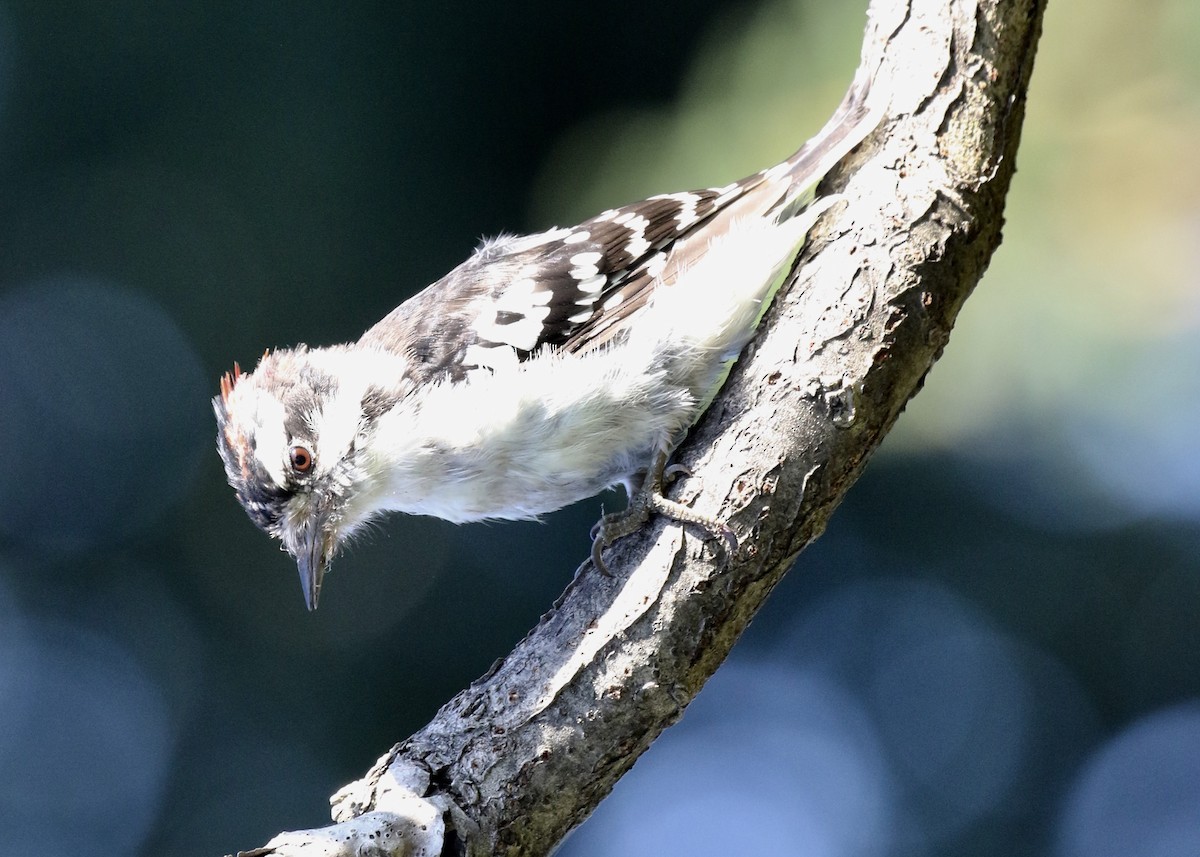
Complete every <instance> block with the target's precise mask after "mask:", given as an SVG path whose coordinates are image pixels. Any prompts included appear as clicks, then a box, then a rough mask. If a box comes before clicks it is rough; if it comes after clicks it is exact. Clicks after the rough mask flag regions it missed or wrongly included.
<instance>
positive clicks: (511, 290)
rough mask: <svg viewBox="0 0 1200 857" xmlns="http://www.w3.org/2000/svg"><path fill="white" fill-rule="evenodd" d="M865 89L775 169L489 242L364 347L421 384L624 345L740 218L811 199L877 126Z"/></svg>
mask: <svg viewBox="0 0 1200 857" xmlns="http://www.w3.org/2000/svg"><path fill="white" fill-rule="evenodd" d="M869 85H870V80H869V78H867V77H864V78H863V79H861V80H856V82H855V85H854V86H852V87H851V89H850V91H849V92H848V93H847V95H846V98H845V99H844V100H843V102H842V104H841V106H840V107H839V108H838V110H837V111H836V112H835V113H834V115H833V117H831V119H830V120H829V122H828V123H827V124H826V126H825V128H824V129H822V131H821V132H820V133H819V134H818V135H817V136H816V137H814V138H813V139H811V140H809V141H808V142H807V143H805V145H804V146H803V147H802V148H801V149H800V150H799V151H798V152H796V153H795V154H794V155H793V156H792V157H791V158H789V159H788V160H787V161H784V162H783V163H781V164H779V165H778V166H775V167H772V168H770V169H767V170H763V171H761V172H758V173H755V174H754V175H752V176H749V177H747V178H745V179H742V180H741V181H737V182H733V183H732V184H729V185H726V186H725V187H719V188H708V189H705V190H698V191H687V192H682V193H668V194H660V195H658V196H653V197H650V198H649V199H645V200H642V201H641V202H635V203H633V204H631V205H626V206H623V207H621V208H615V209H610V210H608V211H605V212H602V213H601V214H599V215H597V216H595V217H593V218H591V219H589V220H585V221H584V222H583V223H580V224H579V225H578V226H575V227H573V228H556V229H551V230H548V231H546V232H542V233H539V234H536V235H530V236H524V237H511V236H502V237H500V238H496V239H493V240H491V241H487V242H484V243H483V244H482V245H481V246H480V247H479V249H478V250H476V251H475V253H474V254H473V255H472V256H471V257H470V258H469V259H468V260H467V261H465V262H463V263H462V264H461V265H459V266H458V267H457V268H455V269H454V270H453V271H451V272H450V273H449V274H447V275H446V276H445V277H443V278H442V279H440V280H438V281H437V282H435V283H434V284H432V285H431V286H429V287H428V288H426V289H425V290H424V291H422V292H420V293H419V294H417V295H416V296H414V297H413V298H411V299H409V300H408V301H406V302H405V303H403V304H401V305H400V306H399V307H397V308H396V309H395V310H393V311H392V312H391V313H390V314H389V315H388V316H387V317H386V318H384V319H383V320H382V321H380V322H379V323H378V324H376V325H375V326H374V327H372V328H371V329H370V330H368V331H367V332H366V333H365V334H364V335H363V337H362V339H361V340H360V341H359V344H360V345H369V346H374V347H380V348H384V349H386V350H389V351H393V352H399V353H403V354H404V355H405V356H406V357H407V358H408V359H409V360H410V362H411V369H410V374H411V377H410V378H409V380H410V381H411V382H412V383H414V384H417V385H419V384H424V383H430V382H436V381H439V380H443V379H445V380H449V381H457V380H461V379H462V378H464V377H465V376H466V374H467V373H468V372H471V371H473V370H476V369H496V368H499V367H500V366H503V365H505V364H512V363H516V362H520V361H523V360H526V359H527V358H529V357H530V356H531V355H533V354H535V353H537V352H538V351H539V350H541V349H545V348H551V349H563V350H565V351H569V352H584V351H588V350H590V349H593V348H596V347H599V346H601V345H603V344H605V343H607V342H609V341H611V340H613V339H614V338H615V337H619V336H620V335H621V333H622V331H624V330H626V329H627V326H628V325H629V324H630V323H631V321H632V320H633V319H634V318H635V317H636V316H637V314H638V311H639V310H640V309H642V308H643V307H645V306H646V304H647V303H648V302H649V300H650V298H651V297H652V296H653V294H654V292H655V290H656V289H657V288H661V287H664V286H669V285H670V284H672V283H673V282H674V280H675V279H676V277H677V275H678V273H679V272H680V271H681V270H686V269H687V268H688V267H689V266H690V265H692V264H694V263H695V261H696V260H697V259H698V258H699V257H700V256H701V255H703V254H704V253H705V252H706V251H707V249H708V248H709V246H710V245H711V243H712V239H714V238H715V237H716V236H717V235H718V234H719V233H720V232H721V231H722V230H724V229H728V228H729V227H730V226H731V225H732V224H733V223H734V222H736V221H737V219H738V218H741V217H772V216H777V217H779V218H780V219H783V218H787V217H791V216H794V215H795V214H797V213H799V212H800V211H802V210H803V209H804V208H805V207H806V206H807V205H808V204H809V203H810V202H811V200H812V192H813V190H814V189H815V186H816V184H817V183H818V182H819V181H820V180H821V178H822V177H823V176H824V175H825V174H826V173H827V172H828V171H829V170H830V169H832V167H833V166H834V165H835V164H836V163H837V162H838V161H839V160H841V159H842V158H843V157H845V155H846V154H847V153H848V152H849V151H850V150H851V149H852V148H853V147H854V146H856V145H857V144H858V142H860V141H861V140H862V139H863V137H865V136H866V135H867V134H868V133H869V132H870V131H871V130H873V129H874V127H875V126H876V125H877V124H878V120H879V115H880V114H878V113H874V114H873V113H871V112H870V111H869V110H868V107H867V103H866V102H867V94H868V90H869Z"/></svg>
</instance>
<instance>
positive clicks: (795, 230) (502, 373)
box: [213, 73, 880, 610]
mask: <svg viewBox="0 0 1200 857" xmlns="http://www.w3.org/2000/svg"><path fill="white" fill-rule="evenodd" d="M869 80H870V76H869V75H867V74H862V73H860V75H859V77H858V78H857V79H856V81H855V83H854V84H853V85H852V86H851V88H850V90H849V92H848V93H847V94H846V97H845V99H844V100H843V102H842V104H841V106H840V107H839V108H838V109H837V111H836V112H835V113H834V115H833V117H832V118H831V119H830V120H829V122H828V123H827V124H826V126H825V128H824V129H822V131H821V132H820V133H819V134H818V135H817V136H816V137H814V138H813V139H812V140H810V141H809V142H807V143H806V144H805V145H804V146H803V148H801V149H800V150H799V151H798V152H796V153H795V154H794V155H792V156H791V157H790V158H788V159H787V160H786V161H784V162H783V163H781V164H779V165H777V166H775V167H772V168H770V169H767V170H763V171H762V172H758V173H755V174H754V175H752V176H749V177H748V178H745V179H742V180H741V181H736V182H733V183H732V184H728V185H726V186H724V187H717V188H707V189H705V190H698V191H691V192H686V193H668V194H661V195H658V196H652V197H650V198H649V199H646V200H644V201H642V202H636V203H633V204H632V205H627V206H624V207H622V208H616V209H610V210H608V211H605V212H603V213H601V214H598V215H596V216H595V217H593V218H591V219H590V220H585V221H584V222H583V223H580V224H579V225H578V226H574V227H570V228H554V229H550V230H547V231H545V232H541V233H539V234H536V235H528V236H524V237H514V236H501V237H499V238H496V239H494V240H490V241H486V242H484V243H483V244H482V245H481V246H480V247H479V248H478V249H477V250H476V251H475V253H474V254H473V255H472V256H471V257H470V258H469V259H467V261H465V262H463V263H462V264H461V265H459V266H458V267H457V268H455V269H454V270H452V271H451V272H450V273H448V274H447V275H446V276H444V277H443V278H442V279H440V280H438V281H437V282H435V283H434V284H433V285H431V286H429V287H428V288H426V289H425V290H424V291H422V292H420V293H419V294H417V295H416V296H415V297H413V298H411V299H409V300H407V301H405V302H404V303H402V304H401V305H400V306H399V307H397V308H396V309H395V310H393V311H392V312H391V313H389V314H388V315H387V317H386V318H384V319H383V320H382V321H380V322H379V323H378V324H376V325H375V326H374V327H372V328H371V329H370V330H368V331H367V332H366V333H364V334H363V336H362V338H360V339H359V340H358V341H357V342H354V343H350V344H345V345H335V346H332V347H328V348H309V347H307V346H304V345H299V346H297V347H295V348H288V349H281V350H277V351H271V352H268V353H267V354H265V355H264V356H263V357H262V359H261V360H260V361H259V362H258V365H257V366H256V367H255V369H254V371H253V372H250V373H242V372H241V371H240V370H239V369H238V367H237V365H236V364H235V365H234V371H233V372H232V373H227V374H226V375H225V376H224V377H223V378H222V380H221V392H220V395H218V396H217V397H215V398H214V399H213V407H214V409H215V411H216V416H217V424H218V432H217V447H218V449H219V450H220V453H221V458H222V459H223V460H224V463H225V471H226V474H227V475H228V478H229V483H230V484H231V485H232V486H233V488H234V490H235V491H236V492H237V497H238V500H239V501H240V502H241V504H242V506H243V507H245V509H246V512H247V513H248V514H249V516H250V518H251V519H252V520H253V521H254V523H255V524H257V525H258V526H259V527H261V528H262V529H263V530H264V531H266V532H267V533H269V534H270V535H271V536H273V537H275V538H277V539H279V540H280V541H281V542H282V543H283V547H284V548H286V549H287V551H288V552H289V553H290V554H291V555H292V556H293V557H295V559H296V561H297V562H298V564H299V567H300V582H301V585H302V586H303V589H304V599H305V602H306V603H307V605H308V607H309V609H310V610H312V609H315V608H316V606H317V599H318V596H319V595H320V591H321V581H322V578H323V576H324V574H325V571H326V570H327V568H328V566H329V562H330V560H331V559H332V558H333V557H334V556H335V555H336V554H337V552H338V550H339V549H340V548H341V547H342V545H344V544H345V543H346V541H347V540H348V539H349V538H350V537H351V536H352V535H353V534H354V533H355V532H356V531H358V530H359V529H360V528H362V527H363V526H364V525H365V524H366V523H367V522H368V521H371V520H372V519H374V518H377V517H378V516H380V515H382V514H384V513H385V512H389V511H392V510H398V511H402V512H408V513H410V514H423V515H436V516H437V517H440V518H445V519H446V520H448V521H455V522H465V521H482V520H487V519H522V518H534V517H536V516H538V515H541V514H544V513H546V512H551V511H553V510H555V509H559V508H561V507H563V506H566V505H568V504H570V503H573V502H575V501H577V500H582V499H584V498H587V497H590V496H592V495H594V494H597V493H599V492H600V491H601V490H603V489H605V488H607V487H609V486H612V485H615V484H617V483H622V484H624V485H625V487H626V491H627V494H628V496H629V498H630V499H629V507H628V509H627V510H626V511H625V512H619V513H616V514H611V515H606V516H604V517H603V518H602V519H601V521H600V522H599V523H598V524H597V526H596V529H595V531H594V535H595V537H594V541H593V547H592V560H593V562H594V564H595V565H596V566H597V568H598V569H599V570H601V571H604V570H605V569H604V565H603V561H602V558H601V551H602V549H603V548H604V547H605V546H607V545H608V544H609V543H610V542H611V541H612V540H614V539H616V538H619V537H621V536H623V535H626V534H628V533H630V532H632V531H633V530H635V529H636V528H637V527H638V526H640V524H641V523H642V522H644V521H645V520H646V518H647V517H648V515H649V514H650V513H651V512H658V513H660V514H663V515H665V516H667V517H670V518H673V519H675V520H679V521H683V522H689V523H696V524H700V525H703V526H704V527H705V528H707V529H708V530H709V531H710V532H713V533H715V534H717V535H720V536H722V537H723V538H724V539H725V541H726V542H727V544H728V545H729V546H730V547H731V548H736V545H737V542H736V539H734V537H733V534H732V532H731V531H730V530H729V528H728V527H726V526H725V525H723V524H721V523H719V522H717V521H714V520H711V519H708V518H706V517H704V516H701V515H699V514H698V513H696V512H694V511H692V510H691V509H690V508H689V507H687V506H684V505H682V504H679V503H675V502H672V501H670V500H667V499H665V498H664V497H663V496H662V483H663V466H664V464H665V462H666V460H667V457H668V455H669V454H670V452H671V451H672V450H673V449H674V447H675V446H676V445H677V444H678V443H679V442H680V440H681V439H682V437H683V435H684V434H685V433H686V432H687V430H688V428H689V427H690V426H691V425H692V424H693V423H694V422H695V421H696V419H697V418H698V417H699V416H700V414H701V413H702V412H703V410H704V408H705V407H707V405H708V403H709V402H710V401H711V400H712V397H713V396H714V395H715V394H716V391H717V389H718V388H719V386H720V384H721V382H722V381H723V379H724V377H725V375H726V373H727V372H728V368H729V365H730V364H731V363H732V361H733V360H734V359H736V357H737V355H738V353H739V352H740V351H741V349H742V347H743V346H745V344H746V343H747V342H748V341H749V339H750V338H751V337H752V335H753V334H754V330H755V327H756V326H757V324H758V321H759V319H760V318H761V317H762V315H763V312H764V311H765V309H766V307H767V305H768V304H769V302H770V299H771V297H772V296H773V291H774V289H775V288H776V287H777V286H778V284H779V281H780V280H781V279H782V276H781V275H782V272H783V269H784V267H785V266H786V265H787V264H788V263H789V262H790V261H791V260H792V259H793V258H794V256H795V254H796V253H797V252H798V250H799V249H800V247H801V246H802V245H803V243H804V240H805V235H806V234H807V232H808V230H809V228H810V227H811V226H812V225H813V223H814V222H815V221H816V220H817V218H818V217H819V216H820V215H821V213H822V212H824V211H826V210H827V209H828V208H829V207H830V206H831V205H832V204H834V203H835V202H837V201H838V199H839V198H838V197H824V198H821V199H816V198H815V192H816V186H817V184H818V183H819V182H820V180H821V179H822V178H823V177H824V176H825V174H826V173H827V172H828V171H829V170H830V169H831V168H832V167H833V166H834V165H835V164H837V163H838V161H840V160H841V159H842V158H843V157H845V156H846V155H847V154H848V153H849V152H850V151H851V150H852V149H853V148H854V147H855V146H857V145H858V144H859V143H860V142H861V141H862V140H863V138H864V137H866V136H867V135H868V134H869V133H870V132H871V131H872V130H873V129H874V128H875V127H876V125H877V124H878V121H879V118H880V117H879V115H878V113H877V112H875V111H873V110H872V109H870V107H869V105H868V92H869V89H870V86H869Z"/></svg>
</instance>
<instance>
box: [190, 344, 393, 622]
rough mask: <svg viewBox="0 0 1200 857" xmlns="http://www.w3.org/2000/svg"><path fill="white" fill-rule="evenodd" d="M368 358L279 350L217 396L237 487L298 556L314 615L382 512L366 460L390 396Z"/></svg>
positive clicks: (225, 383) (223, 448)
mask: <svg viewBox="0 0 1200 857" xmlns="http://www.w3.org/2000/svg"><path fill="white" fill-rule="evenodd" d="M363 357H364V356H363V355H356V354H354V353H353V352H352V351H351V350H350V349H348V348H347V347H344V346H339V347H335V348H323V349H308V348H305V347H303V346H301V347H299V348H295V349H286V350H281V351H275V352H269V353H267V354H264V355H263V358H262V359H261V360H260V361H259V363H258V366H256V367H255V369H254V371H253V372H251V373H245V374H243V373H242V372H241V371H240V369H239V368H238V367H237V366H236V364H235V366H234V371H233V372H231V373H226V374H225V376H224V377H223V378H222V379H221V393H220V395H218V396H216V397H215V398H214V399H213V410H214V411H215V412H216V415H217V448H218V450H219V451H220V453H221V458H222V460H223V461H224V463H225V473H226V476H227V477H228V478H229V484H230V485H232V486H233V489H234V491H235V492H236V493H237V498H238V501H239V502H240V503H241V504H242V506H243V507H244V508H245V510H246V514H248V515H249V516H250V519H251V520H252V521H254V523H255V524H257V525H258V526H259V527H260V528H261V529H262V530H263V531H265V532H266V533H268V534H269V535H271V536H273V537H274V538H277V539H279V540H280V541H281V542H282V543H283V547H284V549H286V550H287V552H288V553H290V554H291V555H292V556H293V557H294V558H295V560H296V562H297V564H298V565H299V567H300V585H301V587H302V588H303V590H304V600H305V603H306V604H307V605H308V609H309V610H315V609H316V607H317V600H318V598H319V596H320V592H321V581H322V579H323V577H324V575H325V571H326V569H327V568H328V566H329V563H330V561H331V560H332V559H333V557H334V556H335V555H336V554H337V552H338V549H339V547H340V546H341V545H342V544H343V543H344V542H345V541H346V539H347V538H348V537H349V536H350V535H351V534H352V533H353V532H354V530H355V529H357V528H358V527H360V526H361V525H362V524H364V523H366V521H367V520H368V519H369V518H370V517H371V516H372V515H373V514H374V509H373V508H372V504H371V502H370V501H371V495H372V493H373V491H372V479H371V477H370V473H369V470H370V468H365V467H363V466H362V465H363V458H364V456H362V455H361V454H360V453H361V450H362V448H363V445H364V442H365V441H366V440H367V439H368V438H369V436H370V433H371V423H372V421H373V417H374V416H377V415H378V410H379V400H380V396H381V394H380V390H379V388H378V387H376V386H373V385H372V384H371V382H370V376H371V375H373V374H375V373H374V372H373V371H372V370H373V369H376V368H377V366H376V365H372V362H373V361H371V360H369V359H368V360H364V359H363ZM380 357H382V355H380ZM384 360H386V358H384ZM374 362H376V363H377V362H379V361H374Z"/></svg>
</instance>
